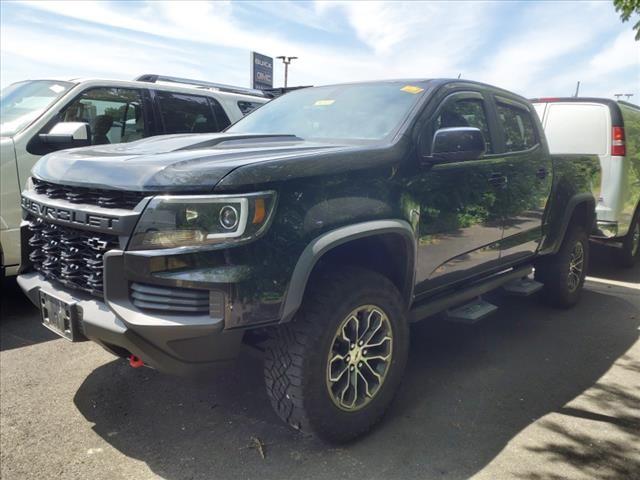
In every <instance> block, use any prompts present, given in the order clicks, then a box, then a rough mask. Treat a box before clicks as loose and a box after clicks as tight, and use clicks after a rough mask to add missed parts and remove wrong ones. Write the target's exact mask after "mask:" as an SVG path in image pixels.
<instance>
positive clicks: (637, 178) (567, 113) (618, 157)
mask: <svg viewBox="0 0 640 480" xmlns="http://www.w3.org/2000/svg"><path fill="white" fill-rule="evenodd" d="M532 103H533V105H534V107H535V109H536V111H537V112H538V116H539V117H540V120H541V121H542V125H543V127H544V130H545V133H546V136H547V141H548V142H549V150H550V151H551V153H554V154H555V153H557V154H563V153H584V154H597V155H598V156H599V157H600V167H601V171H600V174H601V177H600V181H599V184H598V185H594V195H595V197H596V199H597V201H598V203H597V206H596V212H597V216H598V225H597V230H596V231H595V232H594V233H593V234H592V238H594V239H595V240H597V241H600V242H604V243H607V244H609V245H613V246H616V247H618V248H619V252H618V253H619V255H618V257H619V259H620V261H621V263H622V264H623V265H625V266H632V265H634V264H635V263H636V262H637V261H638V258H640V107H638V106H637V105H633V104H632V103H628V102H623V101H614V100H610V99H606V98H582V97H570V98H539V99H534V100H532Z"/></svg>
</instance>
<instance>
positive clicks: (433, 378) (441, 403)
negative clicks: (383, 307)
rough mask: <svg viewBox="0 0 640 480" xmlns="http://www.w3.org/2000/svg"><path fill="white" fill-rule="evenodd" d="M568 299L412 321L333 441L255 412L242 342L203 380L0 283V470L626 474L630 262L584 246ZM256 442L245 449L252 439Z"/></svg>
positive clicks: (635, 363)
mask: <svg viewBox="0 0 640 480" xmlns="http://www.w3.org/2000/svg"><path fill="white" fill-rule="evenodd" d="M590 276H591V277H593V280H589V281H588V282H587V288H586V290H585V292H584V296H583V299H582V302H581V303H580V304H579V305H578V306H577V307H576V308H574V309H572V310H569V311H557V310H553V309H550V308H548V307H544V306H541V305H539V304H538V303H537V302H536V300H535V299H518V298H512V297H506V296H502V295H497V296H496V298H495V301H496V302H497V303H498V304H499V305H500V307H501V308H500V310H499V312H498V313H497V314H496V315H495V316H493V317H492V318H489V319H487V320H485V321H484V322H482V323H480V324H478V325H475V326H465V325H458V324H452V323H448V322H444V321H442V320H439V319H435V320H434V321H432V322H430V323H424V324H420V325H418V326H417V327H415V328H414V329H413V337H412V350H411V358H410V367H409V370H408V372H407V375H406V377H405V380H404V383H403V385H402V388H401V392H400V394H399V396H398V398H397V400H396V401H395V403H394V404H393V407H392V409H391V410H390V412H389V413H388V415H387V416H386V417H385V419H384V421H383V423H382V424H381V425H380V426H379V427H378V428H376V429H375V430H374V431H373V432H372V433H371V434H370V435H369V436H367V437H366V438H363V439H362V440H360V441H358V442H356V443H354V444H351V445H347V446H342V447H340V448H336V447H330V446H327V445H324V444H322V443H320V442H319V441H316V440H313V439H309V438H305V437H302V436H301V435H300V434H298V433H296V432H294V431H292V430H290V429H288V428H287V427H285V426H284V425H282V424H281V423H280V421H279V420H278V419H277V418H276V416H275V414H274V413H273V412H272V411H271V407H270V405H269V402H268V399H267V396H266V394H265V392H264V388H263V382H262V372H261V364H260V361H259V359H258V358H256V357H254V356H252V355H246V356H244V357H242V358H241V359H240V360H239V361H238V362H237V364H236V365H235V367H233V368H231V369H229V370H227V371H225V372H222V373H218V374H215V375H213V374H212V375H211V377H210V378H207V379H201V380H193V379H182V378H174V377H168V376H164V375H161V374H158V373H156V372H154V371H152V370H150V369H146V368H144V369H132V368H130V367H129V366H128V365H127V364H126V363H125V362H124V361H122V360H116V359H115V358H114V357H112V356H111V355H109V354H108V353H106V352H105V351H103V350H102V349H100V348H99V347H98V346H96V345H94V344H92V343H89V342H84V343H79V344H70V343H68V342H67V341H65V340H63V339H59V338H57V337H55V336H54V335H53V334H50V333H49V332H48V330H46V329H45V328H44V327H41V326H40V324H39V317H38V313H37V311H36V309H35V308H34V307H32V306H31V305H30V304H29V303H28V302H27V300H26V299H25V298H24V297H23V296H22V294H21V292H20V291H19V289H18V288H17V287H16V285H15V283H13V282H8V283H7V285H5V286H4V287H3V290H2V319H1V322H0V333H1V342H0V388H1V389H0V394H1V397H0V407H1V409H0V411H1V423H0V437H1V438H0V452H1V475H0V476H1V477H2V479H5V480H12V479H26V478H33V479H49V478H65V479H88V478H90V479H95V480H98V479H110V480H112V479H136V480H143V479H156V478H163V479H167V480H178V479H236V478H237V479H254V478H259V479H288V478H295V479H306V478H319V479H336V478H341V479H358V480H362V479H363V478H366V479H413V478H416V479H418V478H419V479H432V478H437V479H464V478H469V477H473V476H475V478H481V479H503V478H504V479H507V478H509V479H510V478H518V479H528V480H542V479H551V480H553V479H561V478H562V479H564V478H571V479H574V478H575V479H582V478H584V479H591V478H600V479H612V480H613V479H624V478H637V476H636V477H634V475H637V474H638V472H640V342H639V340H638V336H639V334H640V331H639V327H640V268H636V269H633V270H618V269H616V268H614V267H612V266H611V262H610V258H608V252H598V255H596V258H595V261H594V262H593V263H592V266H591V269H590ZM257 443H260V444H261V445H262V447H263V448H262V453H263V454H264V458H263V455H262V454H261V451H260V449H259V448H257Z"/></svg>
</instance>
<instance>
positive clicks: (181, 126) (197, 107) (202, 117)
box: [155, 91, 229, 133]
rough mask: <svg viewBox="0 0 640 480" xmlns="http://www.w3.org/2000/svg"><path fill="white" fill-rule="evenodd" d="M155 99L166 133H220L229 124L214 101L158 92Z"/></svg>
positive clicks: (195, 96) (199, 97) (201, 97)
mask: <svg viewBox="0 0 640 480" xmlns="http://www.w3.org/2000/svg"><path fill="white" fill-rule="evenodd" d="M155 97H156V101H157V102H158V106H159V109H160V115H161V118H162V124H163V125H164V132H165V133H210V132H219V131H220V130H222V129H223V128H225V127H226V126H227V125H228V124H229V122H228V119H227V120H226V124H225V118H224V117H222V115H225V114H224V111H223V110H222V107H221V106H220V105H219V104H217V102H216V101H215V100H214V99H211V98H208V97H205V96H201V95H189V94H184V93H176V92H162V91H156V92H155ZM218 109H219V110H220V111H222V113H221V114H220V111H218ZM225 117H226V115H225Z"/></svg>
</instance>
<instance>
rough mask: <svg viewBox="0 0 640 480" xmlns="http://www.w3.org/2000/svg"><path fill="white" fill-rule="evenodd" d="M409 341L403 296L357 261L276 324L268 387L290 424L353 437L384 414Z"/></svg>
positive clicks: (331, 436) (318, 284)
mask: <svg viewBox="0 0 640 480" xmlns="http://www.w3.org/2000/svg"><path fill="white" fill-rule="evenodd" d="M408 349H409V333H408V325H407V320H406V315H405V308H404V306H403V302H402V297H401V295H400V293H399V292H398V290H397V289H396V287H395V286H394V285H393V283H391V282H390V281H389V280H388V279H387V278H386V277H384V276H382V275H380V274H378V273H375V272H372V271H368V270H365V269H361V268H356V267H348V268H345V269H343V270H341V271H340V272H335V273H327V274H324V275H320V276H318V277H317V278H316V279H315V280H314V282H313V284H312V285H311V286H310V288H309V291H308V292H307V294H306V296H305V300H304V303H303V306H302V308H301V311H300V312H299V314H298V315H297V318H295V319H294V320H293V321H292V322H291V323H290V324H287V325H284V326H282V327H279V328H277V329H275V330H274V331H273V332H272V339H271V341H270V342H269V343H268V346H267V349H266V357H265V381H266V386H267V393H268V395H269V397H270V399H271V403H272V405H273V407H274V409H275V411H276V413H277V414H278V415H279V416H280V418H281V419H282V420H284V421H285V422H287V423H288V424H289V425H291V426H293V427H294V428H296V429H299V430H302V431H303V432H305V433H310V434H315V435H317V436H318V437H320V438H322V439H324V440H327V441H330V442H345V441H348V440H351V439H353V438H356V437H358V436H359V435H361V434H363V433H365V432H366V431H367V430H369V429H370V428H371V427H372V426H373V425H375V424H376V423H377V422H378V421H379V420H380V418H381V417H382V415H383V414H384V412H385V410H386V409H387V407H388V406H389V404H390V403H391V400H392V399H393V396H394V395H395V393H396V391H397V389H398V386H399V384H400V380H401V378H402V374H403V372H404V369H405V365H406V362H407V355H408Z"/></svg>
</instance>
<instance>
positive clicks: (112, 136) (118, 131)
mask: <svg viewBox="0 0 640 480" xmlns="http://www.w3.org/2000/svg"><path fill="white" fill-rule="evenodd" d="M60 118H61V120H60V121H63V122H86V123H88V124H89V126H90V127H91V144H92V145H104V144H109V143H121V142H130V141H133V140H138V139H140V138H142V137H143V136H144V134H145V125H144V112H143V101H142V94H141V91H140V90H136V89H129V88H92V89H90V90H86V91H84V92H83V93H81V94H80V96H78V97H77V98H76V99H75V100H73V101H72V102H71V103H70V104H69V105H68V106H67V107H66V108H65V109H64V110H62V112H60Z"/></svg>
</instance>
